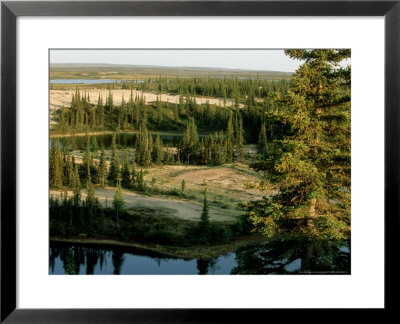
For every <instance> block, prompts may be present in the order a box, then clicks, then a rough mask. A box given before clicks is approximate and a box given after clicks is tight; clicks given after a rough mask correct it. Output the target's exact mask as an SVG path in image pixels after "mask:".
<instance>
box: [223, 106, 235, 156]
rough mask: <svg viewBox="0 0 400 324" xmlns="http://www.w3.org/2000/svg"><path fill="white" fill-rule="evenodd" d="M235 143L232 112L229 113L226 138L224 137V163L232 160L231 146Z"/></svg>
mask: <svg viewBox="0 0 400 324" xmlns="http://www.w3.org/2000/svg"><path fill="white" fill-rule="evenodd" d="M234 143H235V136H234V129H233V119H232V112H230V114H229V119H228V126H227V128H226V139H225V147H226V148H225V150H226V157H225V161H226V163H231V162H232V161H233V158H234V156H233V146H234Z"/></svg>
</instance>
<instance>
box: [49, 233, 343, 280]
mask: <svg viewBox="0 0 400 324" xmlns="http://www.w3.org/2000/svg"><path fill="white" fill-rule="evenodd" d="M311 251H312V253H311V254H310V253H309V252H310V248H309V247H307V248H305V246H303V245H302V244H299V243H296V242H285V241H278V242H268V243H261V244H253V245H248V246H245V247H242V248H239V249H238V250H237V251H235V252H232V253H228V254H226V255H222V256H219V257H218V258H210V259H188V260H186V259H181V258H171V257H166V256H163V255H159V254H156V253H153V252H148V251H143V250H138V249H131V248H129V249H128V248H122V247H115V246H113V247H106V246H95V245H82V244H65V243H58V242H57V243H56V242H51V244H50V259H49V273H50V274H54V275H63V274H80V275H83V274H98V275H111V274H118V275H119V274H121V275H122V274H148V275H150V274H160V275H161V274H162V275H167V274H177V275H184V274H191V275H197V274H209V275H212V274H214V275H217V274H221V275H224V274H225V275H227V274H310V273H311V274H350V248H349V244H348V243H343V244H339V245H330V246H329V247H328V248H323V249H320V248H318V249H317V248H312V250H311Z"/></svg>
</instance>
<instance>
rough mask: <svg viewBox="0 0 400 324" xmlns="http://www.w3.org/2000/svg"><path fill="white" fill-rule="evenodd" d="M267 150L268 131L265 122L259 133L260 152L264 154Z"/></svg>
mask: <svg viewBox="0 0 400 324" xmlns="http://www.w3.org/2000/svg"><path fill="white" fill-rule="evenodd" d="M266 151H267V131H266V127H265V122H263V123H262V124H261V128H260V133H259V135H258V152H259V153H261V154H262V155H264V154H265V153H266Z"/></svg>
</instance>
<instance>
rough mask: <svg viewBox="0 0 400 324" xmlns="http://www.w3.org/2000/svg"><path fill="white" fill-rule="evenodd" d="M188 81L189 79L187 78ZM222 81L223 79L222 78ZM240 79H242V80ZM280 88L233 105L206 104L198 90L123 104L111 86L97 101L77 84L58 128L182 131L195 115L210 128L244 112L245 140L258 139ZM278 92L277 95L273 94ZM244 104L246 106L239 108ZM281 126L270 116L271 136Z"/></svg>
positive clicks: (58, 114) (268, 129)
mask: <svg viewBox="0 0 400 324" xmlns="http://www.w3.org/2000/svg"><path fill="white" fill-rule="evenodd" d="M185 82H189V81H188V80H186V81H185ZM218 82H220V80H219V81H218ZM238 82H239V81H238ZM283 91H284V90H283V89H282V90H281V91H280V92H271V94H270V96H269V97H264V99H263V100H261V101H260V100H256V99H255V98H256V97H254V96H247V97H245V98H242V99H239V97H236V98H235V99H234V101H235V103H234V105H233V106H225V105H224V104H223V103H222V102H221V103H220V105H214V104H210V103H209V102H208V101H207V102H206V103H204V104H198V103H197V102H196V94H195V95H192V94H189V93H183V92H182V93H179V100H177V102H175V103H172V102H163V101H161V100H160V97H159V96H157V100H156V101H155V102H153V103H151V104H147V103H146V102H145V99H144V97H143V96H138V95H136V96H135V97H134V96H133V93H132V91H131V94H130V96H129V100H128V101H127V102H126V101H125V99H124V98H122V102H121V104H120V105H115V104H114V99H113V93H112V91H111V90H110V91H109V94H108V95H107V96H106V98H105V100H104V99H103V97H102V96H99V97H98V99H97V104H92V103H90V97H89V94H88V93H87V92H83V93H81V91H80V90H79V89H78V88H77V89H76V91H75V94H74V95H73V96H72V103H71V106H70V107H63V108H61V109H59V110H58V111H56V113H55V117H56V119H57V121H58V123H57V125H56V126H55V128H54V130H55V131H61V132H64V131H71V130H72V131H104V130H108V131H119V130H128V131H139V130H140V127H141V125H145V126H146V127H147V128H148V129H149V130H159V131H177V132H182V131H183V130H184V129H185V127H186V124H187V122H188V121H190V120H191V119H192V118H193V119H194V120H195V121H196V125H197V127H198V128H199V129H200V130H202V131H206V132H215V131H218V132H219V131H222V130H226V125H227V123H228V120H229V118H230V116H231V114H232V113H234V114H235V115H240V119H241V122H242V127H243V129H244V131H245V132H244V133H245V134H246V138H245V141H246V142H251V143H257V141H258V132H259V130H260V128H261V125H262V123H265V122H266V117H265V116H266V112H268V111H270V110H273V109H275V108H276V107H275V106H274V103H273V100H272V99H273V98H274V96H276V95H278V96H282V95H283ZM273 94H274V95H273ZM242 105H243V106H244V107H243V108H239V106H240V107H242ZM281 126H282V125H280V124H279V123H277V121H276V120H269V121H268V122H267V124H266V132H267V133H268V135H269V136H270V137H271V138H274V137H276V136H279V134H280V133H281V132H282V129H281Z"/></svg>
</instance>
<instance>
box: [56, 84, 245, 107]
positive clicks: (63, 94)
mask: <svg viewBox="0 0 400 324" xmlns="http://www.w3.org/2000/svg"><path fill="white" fill-rule="evenodd" d="M111 91H112V94H113V100H114V104H116V105H120V104H121V102H122V97H124V100H125V102H127V101H128V100H129V97H130V94H131V90H122V89H119V90H111ZM74 93H75V90H50V109H58V108H61V107H62V106H65V107H68V106H70V105H71V99H72V95H73V94H74ZM108 93H109V90H107V89H89V90H86V94H89V96H90V102H91V103H93V104H96V103H97V99H98V97H99V95H100V96H103V101H104V100H105V98H106V96H108ZM142 94H143V96H144V98H145V99H146V102H147V103H150V102H154V101H156V100H157V94H155V93H151V92H143V91H138V90H133V97H134V98H135V97H136V95H139V96H142ZM207 100H208V101H209V103H210V104H214V105H219V106H221V105H223V100H222V99H219V98H206V97H196V102H197V103H198V104H205V103H206V102H207ZM161 101H168V102H171V103H177V102H179V96H177V95H167V94H161ZM233 104H234V101H232V100H227V101H226V105H227V106H232V105H233ZM239 107H243V104H240V105H239Z"/></svg>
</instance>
